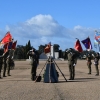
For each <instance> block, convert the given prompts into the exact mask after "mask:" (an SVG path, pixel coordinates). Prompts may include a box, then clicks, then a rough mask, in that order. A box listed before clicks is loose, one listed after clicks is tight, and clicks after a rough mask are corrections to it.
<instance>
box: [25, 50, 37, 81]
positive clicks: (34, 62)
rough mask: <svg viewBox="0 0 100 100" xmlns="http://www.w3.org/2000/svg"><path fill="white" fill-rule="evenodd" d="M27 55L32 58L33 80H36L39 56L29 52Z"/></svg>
mask: <svg viewBox="0 0 100 100" xmlns="http://www.w3.org/2000/svg"><path fill="white" fill-rule="evenodd" d="M27 54H28V55H29V56H30V57H31V66H32V67H31V79H32V80H35V77H36V70H37V66H38V64H39V58H38V54H37V53H36V52H35V51H31V52H30V51H29V52H28V53H27Z"/></svg>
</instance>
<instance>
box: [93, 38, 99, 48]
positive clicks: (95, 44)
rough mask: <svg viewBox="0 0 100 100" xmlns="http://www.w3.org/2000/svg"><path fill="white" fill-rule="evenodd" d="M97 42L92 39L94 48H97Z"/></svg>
mask: <svg viewBox="0 0 100 100" xmlns="http://www.w3.org/2000/svg"><path fill="white" fill-rule="evenodd" d="M97 45H98V42H97V41H96V40H94V48H97Z"/></svg>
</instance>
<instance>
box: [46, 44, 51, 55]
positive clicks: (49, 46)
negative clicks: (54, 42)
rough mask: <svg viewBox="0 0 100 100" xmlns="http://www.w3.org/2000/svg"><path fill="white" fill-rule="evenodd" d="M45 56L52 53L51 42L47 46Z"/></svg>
mask: <svg viewBox="0 0 100 100" xmlns="http://www.w3.org/2000/svg"><path fill="white" fill-rule="evenodd" d="M44 52H45V54H46V53H49V52H51V42H50V43H48V44H47V46H46V47H45V49H44Z"/></svg>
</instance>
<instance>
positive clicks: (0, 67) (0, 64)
mask: <svg viewBox="0 0 100 100" xmlns="http://www.w3.org/2000/svg"><path fill="white" fill-rule="evenodd" d="M2 65H3V57H2V56H0V79H1V70H2Z"/></svg>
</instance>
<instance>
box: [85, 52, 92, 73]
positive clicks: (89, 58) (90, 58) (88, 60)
mask: <svg viewBox="0 0 100 100" xmlns="http://www.w3.org/2000/svg"><path fill="white" fill-rule="evenodd" d="M86 60H87V66H88V69H89V73H88V74H91V65H92V62H91V60H92V57H91V55H90V54H88V55H87V58H86Z"/></svg>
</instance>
